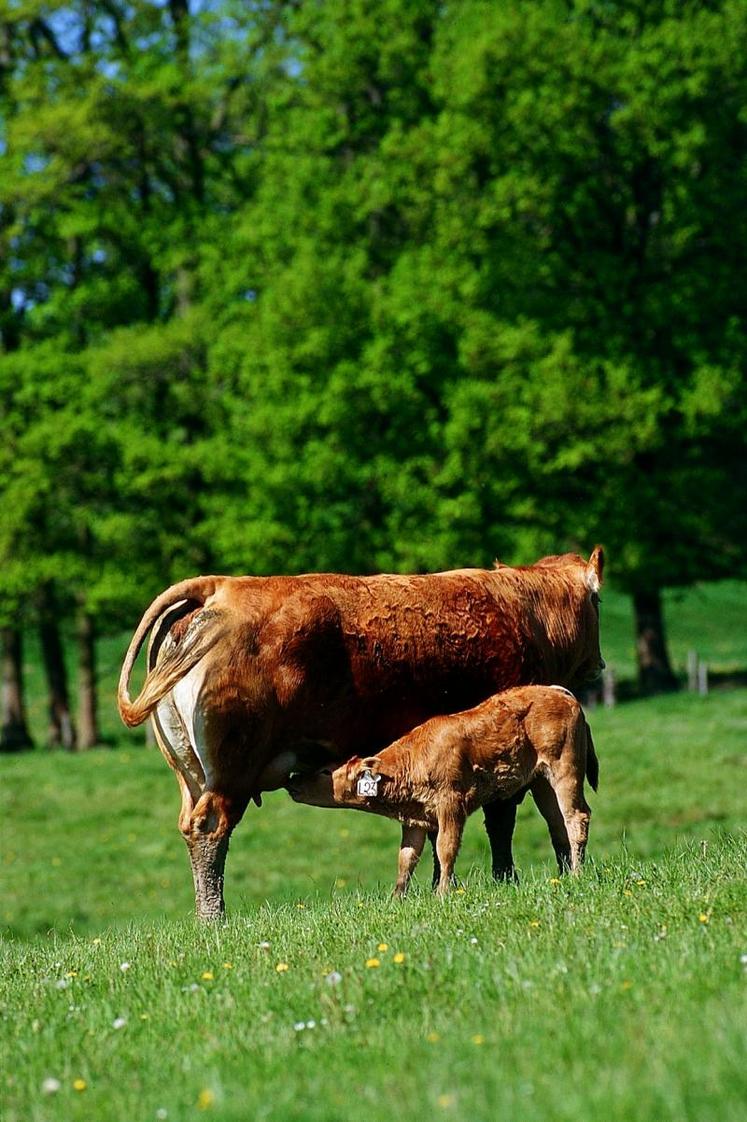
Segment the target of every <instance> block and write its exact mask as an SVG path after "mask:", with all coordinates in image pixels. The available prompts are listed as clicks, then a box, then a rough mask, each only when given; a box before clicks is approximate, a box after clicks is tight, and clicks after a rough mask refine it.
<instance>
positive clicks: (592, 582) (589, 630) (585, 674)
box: [574, 545, 605, 683]
mask: <svg viewBox="0 0 747 1122" xmlns="http://www.w3.org/2000/svg"><path fill="white" fill-rule="evenodd" d="M603 577H604V550H603V549H602V547H601V545H598V546H595V547H594V549H593V551H592V554H591V557H590V558H589V560H588V562H587V563H586V568H585V570H584V584H585V587H586V593H585V595H584V597H583V601H582V605H581V619H580V634H579V639H580V644H579V650H580V660H579V664H578V667H577V668H576V670H575V673H574V678H575V681H576V682H578V683H583V682H588V681H591V680H593V679H594V678H598V677H599V675H600V674H601V673H602V671H603V670H604V667H605V662H604V659H603V658H602V651H601V648H600V645H599V590H600V588H601V587H602V580H603Z"/></svg>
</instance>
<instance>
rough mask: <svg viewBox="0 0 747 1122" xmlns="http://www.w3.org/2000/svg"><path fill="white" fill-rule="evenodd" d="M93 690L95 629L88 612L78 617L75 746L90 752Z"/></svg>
mask: <svg viewBox="0 0 747 1122" xmlns="http://www.w3.org/2000/svg"><path fill="white" fill-rule="evenodd" d="M100 739H101V737H100V736H99V715H98V696H97V690H96V625H95V623H94V619H93V616H92V615H91V614H90V612H86V611H83V610H81V613H80V616H79V617H78V744H79V746H80V747H81V748H94V747H95V746H96V745H97V744H98V743H99V742H100Z"/></svg>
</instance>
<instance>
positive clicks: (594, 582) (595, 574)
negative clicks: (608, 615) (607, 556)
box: [586, 545, 604, 592]
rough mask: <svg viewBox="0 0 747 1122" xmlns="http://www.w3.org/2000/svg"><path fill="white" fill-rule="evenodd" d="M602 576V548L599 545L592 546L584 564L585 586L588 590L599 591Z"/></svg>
mask: <svg viewBox="0 0 747 1122" xmlns="http://www.w3.org/2000/svg"><path fill="white" fill-rule="evenodd" d="M603 576H604V550H603V549H602V547H601V545H596V546H594V549H593V550H592V553H591V557H590V558H589V561H588V564H587V566H586V586H587V588H588V589H589V591H590V592H599V589H600V588H601V586H602V580H603Z"/></svg>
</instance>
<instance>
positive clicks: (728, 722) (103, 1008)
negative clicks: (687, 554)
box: [0, 586, 747, 1122]
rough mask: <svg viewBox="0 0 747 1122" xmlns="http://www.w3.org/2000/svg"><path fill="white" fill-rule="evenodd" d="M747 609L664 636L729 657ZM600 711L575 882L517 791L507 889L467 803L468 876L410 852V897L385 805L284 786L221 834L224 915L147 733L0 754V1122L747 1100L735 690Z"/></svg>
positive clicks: (746, 921)
mask: <svg viewBox="0 0 747 1122" xmlns="http://www.w3.org/2000/svg"><path fill="white" fill-rule="evenodd" d="M741 587H742V589H743V588H744V586H741ZM723 591H724V589H722V592H723ZM608 599H609V598H607V597H606V598H605V605H604V607H605V610H607V611H608V614H609V615H610V616H612V619H610V620H607V619H605V624H607V628H606V631H605V642H604V644H603V646H604V650H605V654H606V656H607V658H608V661H612V659H611V655H610V651H611V649H612V650H615V649H616V644H618V642H619V647H620V650H621V651H622V650H624V643H623V639H622V628H621V626H618V624H621V621H622V618H623V612H622V609H621V610H620V612H619V619H618V624H615V612H614V610H613V609H614V608H615V604H614V597H613V603H612V605H609V604H608ZM743 606H744V601H743V600H740V599H739V596H738V595H737V592H736V591H735V592H734V598H733V600H731V599H729V597H728V596H726V597H724V596H721V597H716V600H715V601H714V599H713V597H712V598H711V601H710V602H704V603H702V604H700V603H695V610H694V611H693V610H691V608H692V603H691V604H690V605H688V604H687V603H685V604H684V605H683V610H682V611H681V612H680V614H679V617H678V618H679V624H678V626H680V628H681V638H678V639H677V643H681V644H682V649H683V650H686V649H687V646H688V645H691V644H692V645H695V646H698V647H699V649H701V651H702V652H703V653H708V654H709V657H710V658H711V659H713V660H714V661H719V659H720V662H721V665H723V667H724V668H726V669H728V668H729V667H732V668H739V667H744V665H745V664H747V658H745V657H744V653H745V652H744V651H743V650H742V648H741V645H740V644H742V643H743V642H744V636H743V635H742V634H740V632H739V627H738V612H739V610H741V609H743ZM685 609H687V610H685ZM719 614H721V619H722V621H725V626H724V627H723V628H722V631H721V633H719V630H718V627H717V617H718V615H719ZM698 620H700V623H698ZM706 621H707V622H708V627H706ZM699 627H701V628H702V633H701V631H700V630H699ZM709 629H710V630H709ZM708 634H710V635H711V636H712V638H711V639H707V638H706V637H705V636H706V635H708ZM719 634H720V638H719ZM694 635H695V636H696V640H697V641H696V642H694V643H693V636H694ZM672 638H673V646H675V636H674V634H673V636H672ZM608 640H609V641H608ZM708 643H711V644H712V645H711V647H710V648H708V647H707V644H708ZM677 649H678V648H677V647H676V646H675V651H676V650H677ZM114 650H115V648H114V645H112V646H111V648H108V647H107V648H105V649H104V651H103V652H102V653H103V655H104V666H103V669H104V671H105V673H106V676H107V678H109V677H110V676H111V675H112V673H113V671H114V669H115V666H116V660H117V658H118V657H119V655H118V652H117V654H116V655H115V653H114ZM717 650H719V651H720V655H718V656H717V654H716V651H717ZM710 651H712V652H713V653H710ZM110 652H111V653H110ZM107 660H108V661H107ZM631 667H632V664H631ZM32 704H33V710H34V719H35V721H37V722H38V721H39V720H40V719H41V716H42V707H41V705H40V703H39V702H38V700H34V701H33V703H32ZM590 719H591V723H592V727H593V730H594V737H595V741H596V744H597V749H598V752H599V756H600V761H601V783H600V790H599V793H598V794H597V795H596V796H590V801H591V802H592V806H593V811H594V817H593V820H592V827H591V840H590V849H589V852H590V856H591V859H590V862H589V864H588V865H587V868H586V870H585V872H584V873H583V875H582V876H581V877H580V878H578V879H576V880H564V881H562V882H559V881H558V878H557V877H556V875H555V869H554V864H553V862H552V861H551V851H550V845H549V840H548V839H547V837H546V835H545V829H544V825H543V823H542V822H541V820H540V818H539V816H538V814H537V813H536V811H535V810H534V808H533V806H532V804H531V800H529V799H528V800H526V802H525V803H524V805H523V806H522V807H521V810H520V817H519V822H518V826H517V845H516V852H517V858H518V863H519V866H520V869H521V873H522V882H521V884H520V885H519V886H518V887H514V886H496V885H493V884H492V883H491V882H490V881H489V879H488V878H487V876H486V870H487V864H488V850H487V843H486V840H485V837H484V832H483V830H482V826H481V821H480V816H479V815H476V816H475V817H474V818H473V819H472V820H471V821H470V823H469V824H468V829H467V832H466V837H465V844H464V848H463V851H462V855H461V857H460V862H459V865H458V873H459V877H460V891H457V892H456V893H454V894H453V895H452V896H451V897H450V898H448V899H447V900H444V901H439V900H436V899H434V898H433V897H432V896H431V894H430V892H429V891H428V888H427V885H428V881H429V862H428V861H424V867H423V868H422V869H421V871H420V873H419V876H418V878H417V887H416V889H415V890H414V892H413V893H412V895H411V896H410V897H409V898H408V900H407V901H405V902H404V903H397V902H394V901H392V900H391V899H390V897H389V890H390V887H391V883H392V880H393V875H394V868H395V864H396V850H397V842H398V830H397V827H396V825H395V824H393V823H391V822H387V821H385V820H381V819H377V818H375V817H373V816H368V815H363V814H356V813H354V812H349V811H335V812H330V811H320V810H315V809H314V808H311V807H302V806H296V805H295V804H293V803H291V802H290V800H289V799H287V797H285V796H284V795H283V794H282V793H278V794H276V795H273V796H270V797H269V798H268V799H267V800H266V803H265V806H264V807H263V808H262V810H256V809H255V808H252V809H251V810H250V811H248V812H247V815H246V818H245V820H244V822H243V823H242V824H241V825H240V827H239V828H238V830H237V831H236V834H235V837H234V840H233V843H232V849H231V853H230V854H229V859H228V866H227V888H226V897H227V902H228V907H229V911H230V918H229V921H228V923H227V924H225V925H222V926H220V927H217V928H211V929H200V928H198V927H197V926H196V925H195V924H194V922H193V921H192V919H191V908H192V889H191V878H190V874H189V868H188V861H187V856H186V850H185V848H184V845H183V843H182V841H181V839H180V837H179V835H178V833H177V830H176V824H175V822H176V813H177V806H178V798H177V791H176V784H175V783H174V780H173V778H172V776H171V774H170V772H169V771H168V769H167V767H166V766H165V764H164V763H163V761H162V760H161V759H160V756H159V755H158V753H157V752H156V751H154V750H150V751H147V750H144V749H143V748H142V747H141V746H140V742H139V741H141V737H140V738H139V740H135V739H132V738H128V737H127V736H124V735H122V736H118V737H117V739H116V741H115V750H113V751H101V750H100V751H95V752H89V753H85V754H81V755H78V756H67V755H64V754H62V753H46V752H36V753H29V754H24V755H19V756H14V757H7V758H5V759H2V760H1V761H0V767H1V768H2V778H3V794H4V799H3V808H4V812H5V813H4V815H3V822H2V838H1V840H2V846H1V851H2V856H1V863H0V872H1V874H2V899H1V900H0V928H1V929H2V933H3V939H2V946H1V948H0V952H1V954H2V960H1V961H0V978H1V979H2V983H1V985H2V1018H1V1019H0V1118H1V1119H2V1122H47V1120H49V1122H53V1120H54V1122H57V1120H60V1122H67V1120H68V1119H70V1120H78V1119H80V1120H89V1119H90V1120H91V1122H122V1120H125V1119H127V1120H128V1122H129V1120H131V1119H132V1120H137V1122H139V1120H141V1119H142V1120H150V1119H168V1120H170V1122H178V1120H187V1119H190V1120H191V1119H198V1118H199V1119H202V1118H205V1119H215V1120H220V1122H228V1120H234V1119H235V1120H239V1119H241V1120H243V1119H252V1120H254V1119H267V1120H271V1122H281V1120H286V1119H291V1120H293V1119H298V1120H301V1119H303V1120H310V1122H337V1120H339V1122H343V1120H345V1122H347V1120H348V1119H350V1118H352V1117H355V1118H360V1119H363V1120H364V1122H368V1120H371V1122H378V1120H379V1119H381V1120H382V1122H384V1120H386V1122H399V1120H402V1122H404V1120H405V1119H407V1120H408V1122H411V1120H413V1119H420V1118H422V1117H429V1118H430V1117H435V1118H444V1119H449V1118H451V1119H460V1120H461V1119H475V1120H480V1122H481V1120H483V1119H485V1120H488V1119H493V1118H496V1117H499V1116H503V1117H507V1118H511V1119H519V1120H521V1122H524V1120H526V1122H535V1120H536V1122H540V1120H542V1122H544V1120H547V1119H552V1120H553V1122H556V1120H557V1122H565V1120H568V1122H570V1120H571V1119H572V1120H573V1122H578V1120H579V1119H597V1118H603V1119H604V1122H629V1120H638V1119H640V1120H641V1122H644V1120H645V1122H649V1120H651V1119H656V1120H657V1122H659V1120H662V1122H670V1120H671V1122H685V1120H687V1122H689V1120H693V1122H695V1120H697V1122H704V1120H705V1122H710V1120H713V1122H716V1120H717V1122H743V1120H744V1118H745V1114H746V1106H745V1104H746V1103H747V1065H745V1063H744V1057H745V1043H746V1042H747V1041H746V1039H745V1037H746V1036H747V1033H746V1031H745V1027H746V1026H747V964H746V963H745V956H746V955H747V884H746V881H745V868H746V867H747V837H746V836H745V833H744V829H743V828H744V811H745V795H744V791H745V779H746V778H747V766H746V765H747V753H746V752H745V743H746V740H747V737H746V734H747V691H746V690H739V689H735V690H723V691H721V690H720V691H715V692H713V693H712V694H711V695H710V696H709V697H707V698H701V697H698V696H694V695H688V694H686V693H682V694H679V695H675V696H670V697H665V698H658V699H654V700H649V701H635V702H628V703H626V704H624V705H620V706H618V707H617V708H615V709H613V710H600V709H598V710H595V711H594V712H593V713H592V714H590ZM105 720H106V725H107V731H110V732H111V733H112V734H113V733H114V730H115V728H116V726H115V725H114V722H113V718H112V714H111V711H110V710H107V711H106V713H105Z"/></svg>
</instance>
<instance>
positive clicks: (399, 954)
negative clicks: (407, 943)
mask: <svg viewBox="0 0 747 1122" xmlns="http://www.w3.org/2000/svg"><path fill="white" fill-rule="evenodd" d="M406 957H407V956H406V955H404V954H403V953H402V951H397V953H396V955H395V956H394V958H393V959H392V962H396V963H400V962H404V961H405V958H406Z"/></svg>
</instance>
